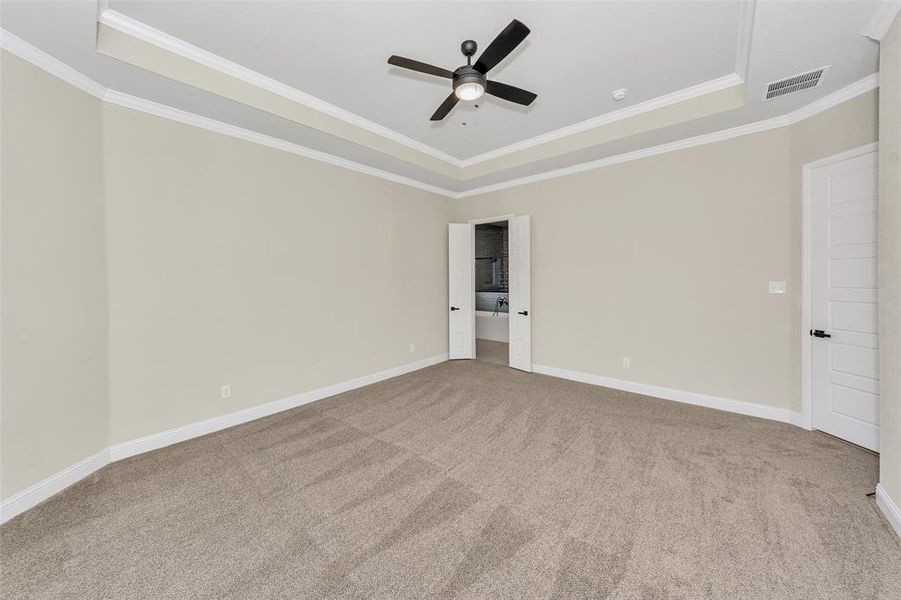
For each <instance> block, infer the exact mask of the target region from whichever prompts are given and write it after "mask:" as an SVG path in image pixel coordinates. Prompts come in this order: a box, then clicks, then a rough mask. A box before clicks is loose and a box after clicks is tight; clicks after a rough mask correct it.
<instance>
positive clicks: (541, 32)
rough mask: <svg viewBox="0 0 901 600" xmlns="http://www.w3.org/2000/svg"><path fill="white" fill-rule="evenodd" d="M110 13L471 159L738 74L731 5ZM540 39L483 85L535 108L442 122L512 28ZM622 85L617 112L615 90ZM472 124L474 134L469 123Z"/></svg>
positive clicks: (363, 6) (226, 7) (144, 9)
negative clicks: (450, 73)
mask: <svg viewBox="0 0 901 600" xmlns="http://www.w3.org/2000/svg"><path fill="white" fill-rule="evenodd" d="M110 7H111V8H113V9H114V10H117V11H119V12H121V13H123V14H125V15H126V16H129V17H132V18H134V19H137V20H138V21H141V22H143V23H146V24H148V25H150V26H152V27H155V28H156V29H159V30H161V31H165V32H166V33H169V34H172V35H174V36H175V37H178V38H180V39H182V40H184V41H186V42H189V43H191V44H194V45H195V46H199V47H201V48H204V49H205V50H209V51H211V52H213V53H215V54H217V55H219V56H222V57H224V58H227V59H229V60H231V61H233V62H236V63H238V64H240V65H243V66H245V67H248V68H250V69H253V70H254V71H257V72H260V73H262V74H264V75H267V76H269V77H271V78H273V79H276V80H278V81H281V82H282V83H286V84H288V85H290V86H292V87H294V88H297V89H300V90H303V91H304V92H307V93H309V94H312V95H313V96H316V97H318V98H321V99H323V100H325V101H327V102H329V103H331V104H335V105H337V106H340V107H341V108H344V109H346V110H349V111H351V112H353V113H355V114H358V115H360V116H362V117H365V118H366V119H369V120H371V121H374V122H376V123H379V124H380V125H384V126H386V127H389V128H391V129H393V130H395V131H399V132H401V133H403V134H404V135H407V136H409V137H412V138H413V139H416V140H418V141H421V142H423V143H425V144H428V145H430V146H433V147H435V148H438V149H440V150H442V151H444V152H447V153H448V154H451V155H452V156H454V157H456V158H459V159H465V158H469V157H471V156H475V155H477V154H481V153H484V152H487V151H489V150H493V149H495V148H499V147H502V146H506V145H508V144H511V143H513V142H517V141H520V140H523V139H527V138H530V137H534V136H536V135H540V134H543V133H547V132H549V131H553V130H555V129H559V128H561V127H564V126H567V125H572V124H574V123H578V122H580V121H584V120H586V119H589V118H592V117H595V116H597V115H599V114H602V113H605V112H608V111H611V110H615V109H617V108H622V107H623V105H628V104H635V103H637V102H641V101H644V100H649V99H651V98H655V97H657V96H662V95H663V94H666V93H669V92H674V91H676V90H679V89H682V88H685V87H689V86H691V85H695V84H698V83H702V82H705V81H709V80H711V79H716V78H718V77H722V76H724V75H728V74H729V73H731V72H732V71H733V69H734V63H735V58H734V56H735V48H736V35H737V32H738V23H739V15H740V12H741V11H740V8H741V5H740V4H739V3H737V2H719V3H712V2H629V3H622V2H619V3H612V2H611V3H605V2H600V3H599V2H593V3H592V2H576V3H571V2H534V3H524V2H516V3H508V2H472V3H470V2H443V3H432V2H429V3H425V2H401V3H373V2H362V3H361V2H326V3H320V2H312V3H308V2H228V1H226V2H221V1H206V0H203V1H196V0H188V1H186V2H178V3H161V2H158V1H147V0H112V1H111V3H110ZM514 17H515V18H517V19H519V20H520V21H522V22H523V23H525V24H526V25H527V26H528V27H529V28H530V29H531V30H532V33H531V34H530V35H529V37H528V38H526V41H525V42H523V44H521V45H520V46H519V47H518V48H517V49H516V51H514V52H513V54H512V55H511V56H509V57H508V58H507V59H506V60H504V61H503V62H502V63H501V64H500V65H498V67H496V68H495V69H493V70H492V71H491V72H490V73H489V77H490V78H492V79H497V80H498V81H501V82H504V83H509V84H511V85H515V86H518V87H522V88H525V89H528V90H530V91H534V92H535V93H537V94H538V99H537V100H536V101H535V102H534V103H533V104H532V105H531V106H529V107H521V106H519V105H516V104H512V103H510V102H506V101H503V100H500V99H497V98H493V97H490V96H486V97H485V98H484V99H483V100H482V101H480V102H478V103H477V104H478V105H479V108H478V109H475V108H474V107H473V104H472V103H461V104H459V105H458V106H457V108H456V109H455V110H454V111H453V112H452V113H451V115H450V117H449V118H447V119H445V120H444V121H442V122H439V123H433V122H431V121H429V116H430V115H431V114H432V113H433V112H434V111H435V109H436V108H437V107H438V105H439V104H441V102H442V101H444V98H445V97H446V96H447V95H448V94H449V93H450V91H451V84H450V81H449V80H446V79H441V78H438V77H432V76H429V75H423V74H419V73H414V72H411V71H407V70H404V69H400V68H397V67H391V66H390V65H388V64H386V62H385V61H386V60H387V58H388V57H389V56H391V55H392V54H399V55H401V56H406V57H409V58H414V59H417V60H422V61H424V62H428V63H431V64H434V65H438V66H441V67H444V68H447V69H449V70H453V69H455V68H456V67H458V66H460V65H461V64H465V62H466V61H465V58H464V57H463V55H462V54H460V43H461V42H462V41H463V40H465V39H469V38H472V39H474V40H475V41H476V42H477V43H478V44H479V47H480V48H481V49H484V48H485V47H486V46H487V45H488V43H490V42H491V40H492V39H494V36H496V35H497V34H498V32H500V30H501V29H503V28H504V27H505V26H506V25H507V23H509V22H510V20H511V19H512V18H514ZM617 88H627V89H628V90H629V96H628V98H627V100H626V101H624V102H623V103H616V102H614V101H613V99H612V98H611V92H612V91H613V90H614V89H617ZM463 122H466V123H467V128H463V127H462V126H461V123H463Z"/></svg>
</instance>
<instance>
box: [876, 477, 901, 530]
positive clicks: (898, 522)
mask: <svg viewBox="0 0 901 600" xmlns="http://www.w3.org/2000/svg"><path fill="white" fill-rule="evenodd" d="M876 505H877V506H878V507H879V509H880V510H881V511H882V514H884V515H885V518H886V519H888V522H889V523H891V525H892V528H894V530H895V533H897V534H898V535H899V536H901V508H898V505H897V504H895V503H894V501H892V499H891V498H889V496H888V492H886V491H885V488H884V487H882V484H881V483H877V484H876Z"/></svg>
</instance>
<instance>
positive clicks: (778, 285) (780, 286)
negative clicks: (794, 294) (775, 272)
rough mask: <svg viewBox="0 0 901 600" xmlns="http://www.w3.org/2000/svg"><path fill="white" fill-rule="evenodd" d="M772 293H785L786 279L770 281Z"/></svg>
mask: <svg viewBox="0 0 901 600" xmlns="http://www.w3.org/2000/svg"><path fill="white" fill-rule="evenodd" d="M770 293H771V294H784V293H785V282H784V281H771V282H770Z"/></svg>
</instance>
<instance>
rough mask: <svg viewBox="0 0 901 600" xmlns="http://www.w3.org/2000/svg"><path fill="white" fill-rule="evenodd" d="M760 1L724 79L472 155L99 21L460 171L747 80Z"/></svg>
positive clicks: (182, 46) (107, 16)
mask: <svg viewBox="0 0 901 600" xmlns="http://www.w3.org/2000/svg"><path fill="white" fill-rule="evenodd" d="M755 5H756V0H746V1H745V2H743V3H742V10H741V13H740V17H739V23H738V36H737V37H738V39H737V44H736V62H735V65H736V67H735V68H736V72H735V73H730V74H728V75H725V76H722V77H718V78H716V79H713V80H710V81H706V82H702V83H700V84H697V85H694V86H690V87H687V88H683V89H681V90H677V91H675V92H672V93H669V94H665V95H663V96H658V97H656V98H652V99H650V100H647V101H644V102H641V103H639V104H636V105H633V106H630V107H626V108H624V109H621V110H616V111H612V112H608V113H605V114H603V115H599V116H597V117H593V118H591V119H587V120H585V121H582V122H579V123H576V124H573V125H568V126H565V127H562V128H559V129H556V130H554V131H550V132H546V133H543V134H541V135H538V136H535V137H532V138H529V139H526V140H521V141H519V142H514V143H512V144H509V145H507V146H503V147H500V148H496V149H494V150H491V151H488V152H485V153H483V154H479V155H476V156H473V157H470V158H466V159H459V158H457V157H455V156H452V155H451V154H448V153H446V152H443V151H441V150H439V149H437V148H435V147H433V146H429V145H427V144H425V143H423V142H419V141H417V140H414V139H412V138H410V137H407V136H405V135H403V134H401V133H399V132H397V131H395V130H393V129H390V128H388V127H385V126H383V125H379V124H378V123H375V122H373V121H370V120H368V119H366V118H364V117H362V116H360V115H357V114H355V113H352V112H350V111H348V110H345V109H342V108H340V107H338V106H335V105H334V104H331V103H329V102H326V101H325V100H322V99H320V98H317V97H315V96H312V95H310V94H307V93H305V92H302V91H300V90H298V89H296V88H294V87H291V86H289V85H287V84H284V83H281V82H279V81H277V80H275V79H272V78H270V77H267V76H265V75H263V74H261V73H259V72H257V71H253V70H252V69H249V68H246V67H243V66H241V65H239V64H237V63H235V62H232V61H230V60H228V59H226V58H223V57H222V56H219V55H217V54H214V53H212V52H209V51H207V50H204V49H203V48H200V47H198V46H195V45H193V44H191V43H189V42H186V41H184V40H182V39H180V38H177V37H175V36H172V35H170V34H167V33H165V32H163V31H161V30H159V29H156V28H154V27H152V26H150V25H147V24H145V23H143V22H141V21H138V20H137V19H133V18H131V17H128V16H126V15H124V14H122V13H119V12H117V11H115V10H113V9H111V8H109V4H108V0H98V15H99V16H98V19H97V20H98V22H99V23H100V24H101V25H104V26H106V27H110V28H112V29H114V30H116V31H118V32H120V33H122V34H124V35H128V36H131V37H133V38H136V39H138V40H141V41H142V42H145V43H147V44H151V45H154V46H156V47H158V48H161V49H163V50H166V51H168V52H171V53H173V54H176V55H178V56H181V57H183V58H185V59H187V60H190V61H193V62H195V63H197V64H200V65H202V66H205V67H207V68H209V69H212V70H215V71H217V72H220V73H223V74H225V75H227V76H229V77H233V78H235V79H237V80H239V81H242V82H244V83H246V84H248V85H251V86H254V87H257V88H259V89H262V90H265V91H267V92H270V93H273V94H276V95H279V96H281V97H283V98H286V99H288V100H290V101H292V102H296V103H298V104H300V105H302V106H305V107H307V108H310V109H313V110H316V111H319V112H322V113H324V114H327V115H329V116H331V117H334V118H336V119H339V120H341V121H343V122H345V123H348V124H350V125H353V126H356V127H360V128H362V129H364V130H366V131H369V132H371V133H375V134H377V135H380V136H382V137H384V138H386V139H388V140H391V141H394V142H397V143H399V144H401V145H404V146H406V147H408V148H410V149H413V150H416V151H418V152H422V153H424V154H427V155H429V156H431V157H433V158H436V159H438V160H441V161H443V162H445V163H447V164H449V165H451V166H453V167H456V168H458V169H464V168H466V167H470V166H473V165H477V164H480V163H482V162H485V161H489V160H493V159H496V158H498V157H501V156H506V155H508V154H512V153H515V152H519V151H522V150H525V149H528V148H532V147H534V146H539V145H541V144H544V143H547V142H551V141H555V140H559V139H561V138H565V137H568V136H571V135H575V134H579V133H582V132H585V131H588V130H591V129H594V128H597V127H602V126H605V125H610V124H612V123H615V122H617V121H621V120H623V119H628V118H632V117H635V116H638V115H642V114H645V113H649V112H652V111H654V110H657V109H660V108H663V107H667V106H671V105H673V104H677V103H680V102H684V101H686V100H690V99H693V98H697V97H700V96H703V95H705V94H709V93H714V92H717V91H720V90H723V89H725V88H729V87H732V86H736V85H741V84H743V83H744V76H745V73H746V71H747V65H748V57H749V55H750V46H751V33H752V29H753V19H754V11H755Z"/></svg>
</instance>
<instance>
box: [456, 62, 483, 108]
mask: <svg viewBox="0 0 901 600" xmlns="http://www.w3.org/2000/svg"><path fill="white" fill-rule="evenodd" d="M487 83H488V82H487V80H486V79H485V76H484V75H482V74H481V73H479V72H478V71H476V70H475V69H473V68H472V67H470V66H468V65H467V66H465V67H460V68H459V69H457V70H456V71H455V72H454V95H455V96H456V97H457V98H459V99H460V100H467V101H469V100H478V99H479V98H481V97H482V96H483V95H484V94H485V87H486V85H487Z"/></svg>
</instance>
